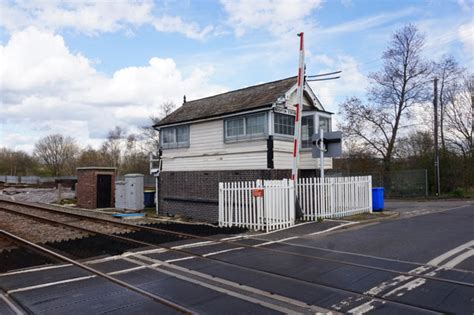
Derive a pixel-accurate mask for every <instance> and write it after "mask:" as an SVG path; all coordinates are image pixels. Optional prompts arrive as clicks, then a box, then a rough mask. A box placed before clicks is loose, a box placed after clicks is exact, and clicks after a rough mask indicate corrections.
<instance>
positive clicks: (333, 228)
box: [307, 221, 359, 235]
mask: <svg viewBox="0 0 474 315" xmlns="http://www.w3.org/2000/svg"><path fill="white" fill-rule="evenodd" d="M357 223H359V222H357V221H354V222H349V223H345V224H341V225H337V226H333V227H332V228H329V229H326V230H322V231H318V232H314V233H310V234H307V235H317V234H323V233H327V232H331V231H334V230H337V229H340V228H343V227H345V226H349V225H354V224H357Z"/></svg>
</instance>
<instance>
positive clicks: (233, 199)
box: [219, 179, 295, 232]
mask: <svg viewBox="0 0 474 315" xmlns="http://www.w3.org/2000/svg"><path fill="white" fill-rule="evenodd" d="M294 189H295V187H294V182H293V181H292V180H288V179H284V180H264V181H262V180H257V181H245V182H229V183H219V226H229V227H230V226H239V227H245V228H248V229H253V230H265V231H267V232H268V231H271V230H276V229H282V228H286V227H289V226H292V225H293V224H294V222H295V199H294V198H295V190H294Z"/></svg>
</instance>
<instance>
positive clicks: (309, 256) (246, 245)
mask: <svg viewBox="0 0 474 315" xmlns="http://www.w3.org/2000/svg"><path fill="white" fill-rule="evenodd" d="M2 201H5V200H3V199H0V202H2ZM6 202H8V203H11V204H15V205H22V206H26V207H33V208H37V209H40V210H45V211H49V212H52V213H60V214H65V215H68V214H71V215H72V216H75V217H80V218H83V219H89V220H94V221H102V222H107V223H111V224H116V225H121V226H126V227H130V228H139V229H142V230H146V231H151V232H157V233H168V234H173V235H177V236H181V237H183V236H184V237H187V238H191V239H199V240H205V241H212V242H216V243H221V244H227V245H232V246H238V247H245V248H250V249H260V250H264V251H271V252H278V253H282V254H287V255H293V256H299V257H304V258H309V259H315V260H322V261H327V262H332V263H337V264H343V265H347V266H352V267H360V268H366V269H372V270H377V271H383V272H388V273H394V274H398V275H403V276H415V277H417V278H423V279H427V280H432V281H438V282H445V283H451V284H456V285H461V286H467V287H471V288H474V283H469V282H463V281H457V280H451V279H446V278H439V277H433V276H428V275H421V274H420V275H418V274H414V273H411V272H406V271H399V270H394V269H388V268H383V267H375V266H369V265H364V264H359V263H354V262H348V261H342V260H337V259H331V258H324V257H317V256H312V255H306V254H301V253H295V252H291V251H285V250H281V249H274V248H266V247H262V246H259V247H255V246H254V245H249V244H245V243H239V242H237V241H226V240H217V239H215V238H212V237H208V236H197V235H193V234H189V233H182V232H175V231H170V230H166V229H160V228H155V227H150V226H144V225H137V224H131V223H125V222H119V221H115V220H110V219H105V218H98V217H93V216H89V215H82V214H78V213H70V212H67V211H61V210H57V209H52V208H48V207H44V206H39V205H32V204H28V203H23V202H22V203H20V202H12V201H9V200H7V201H6ZM154 246H157V245H156V244H155V245H154ZM160 246H161V245H160ZM163 248H166V247H163ZM167 249H170V250H176V249H171V247H170V248H167ZM187 254H192V253H187ZM423 266H427V265H423ZM429 267H431V266H429Z"/></svg>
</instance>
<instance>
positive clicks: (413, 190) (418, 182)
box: [327, 169, 428, 197]
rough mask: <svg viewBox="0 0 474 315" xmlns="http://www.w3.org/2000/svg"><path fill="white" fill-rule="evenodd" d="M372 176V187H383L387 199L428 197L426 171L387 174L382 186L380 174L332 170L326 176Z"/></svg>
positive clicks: (403, 171) (382, 178)
mask: <svg viewBox="0 0 474 315" xmlns="http://www.w3.org/2000/svg"><path fill="white" fill-rule="evenodd" d="M369 175H370V176H372V187H384V188H385V196H387V197H418V196H428V171H427V170H426V169H420V170H402V171H393V172H390V173H388V174H387V176H386V181H387V183H385V184H384V176H383V174H382V173H381V172H346V171H338V170H333V171H330V172H328V174H327V176H331V177H334V176H369Z"/></svg>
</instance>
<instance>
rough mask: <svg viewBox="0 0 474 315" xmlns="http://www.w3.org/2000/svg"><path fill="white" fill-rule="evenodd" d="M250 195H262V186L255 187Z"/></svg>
mask: <svg viewBox="0 0 474 315" xmlns="http://www.w3.org/2000/svg"><path fill="white" fill-rule="evenodd" d="M252 196H253V197H255V198H258V197H263V189H262V188H256V189H253V190H252Z"/></svg>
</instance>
